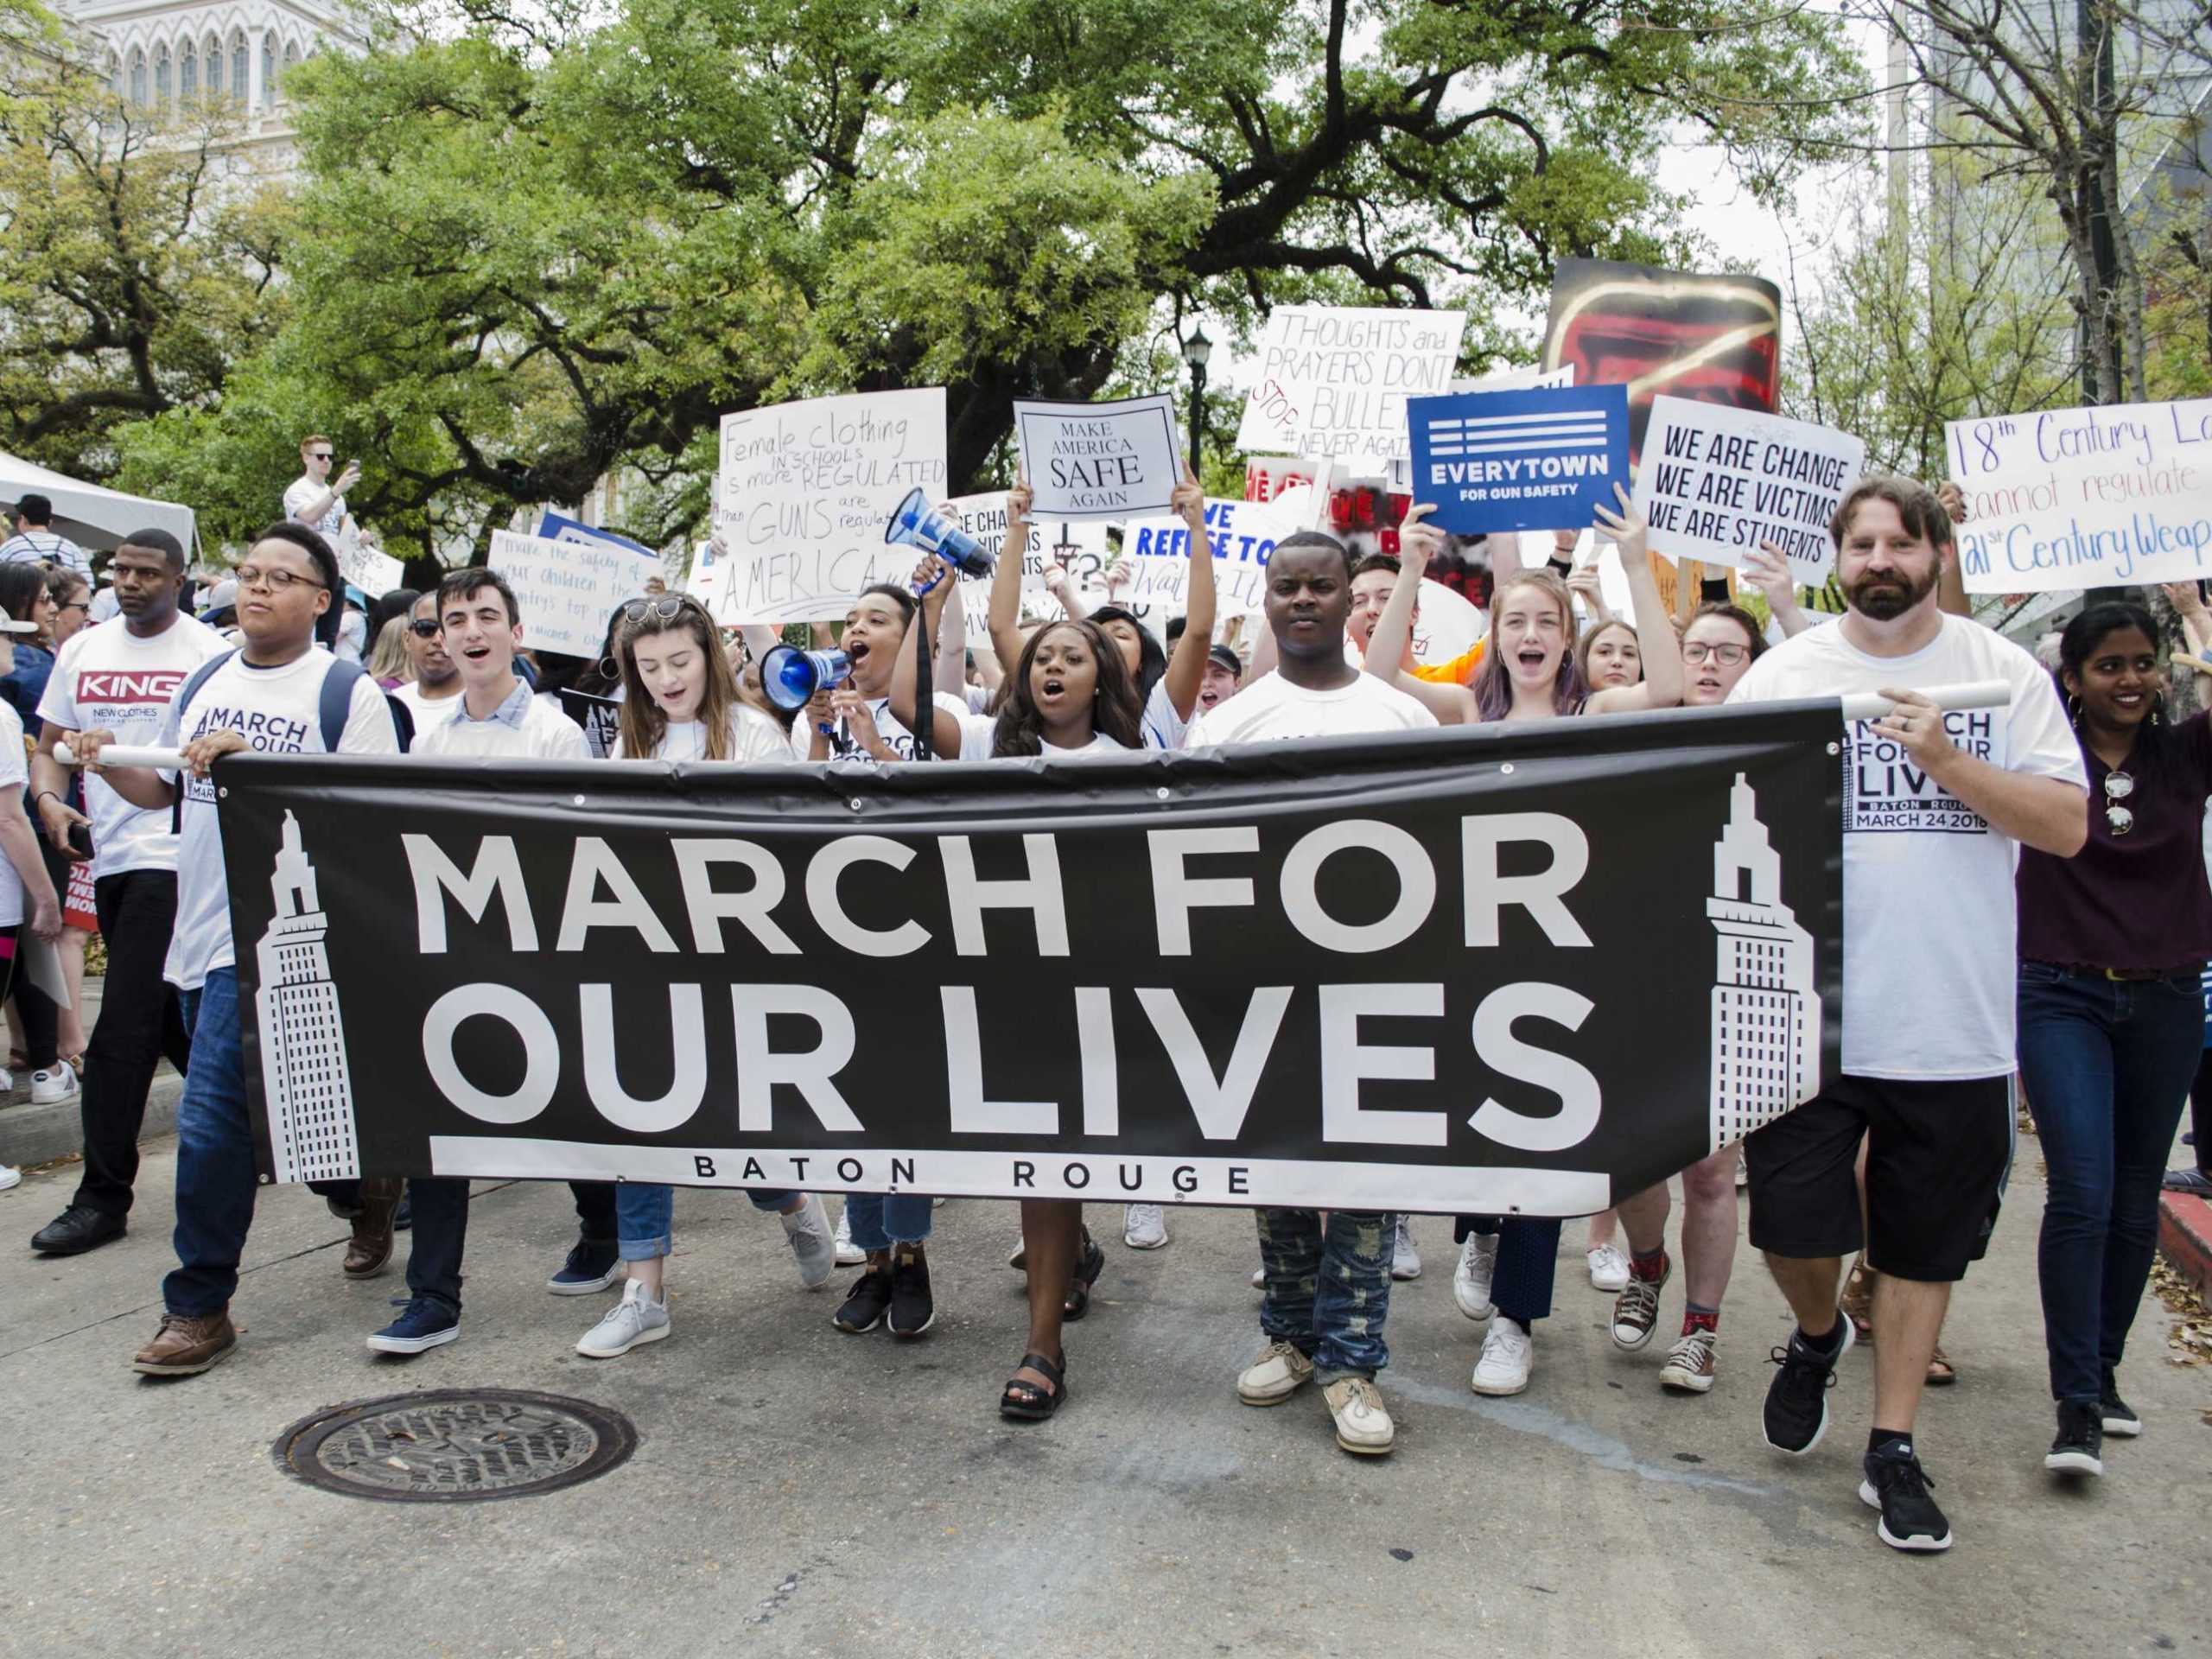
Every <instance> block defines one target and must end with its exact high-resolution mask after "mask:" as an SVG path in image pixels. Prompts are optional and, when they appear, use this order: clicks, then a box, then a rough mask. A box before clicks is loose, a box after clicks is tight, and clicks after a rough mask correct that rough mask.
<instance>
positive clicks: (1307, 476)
mask: <svg viewBox="0 0 2212 1659" xmlns="http://www.w3.org/2000/svg"><path fill="white" fill-rule="evenodd" d="M1334 470H1335V463H1333V462H1332V461H1330V459H1329V458H1328V457H1327V456H1326V455H1262V456H1258V457H1255V458H1254V459H1253V460H1250V461H1246V462H1245V463H1244V499H1246V500H1247V501H1252V502H1256V503H1257V504H1259V505H1262V506H1264V507H1266V508H1267V509H1268V511H1269V512H1272V513H1273V514H1274V516H1275V517H1276V518H1280V519H1281V520H1283V522H1284V523H1286V524H1297V526H1298V527H1299V528H1300V530H1319V528H1320V527H1321V518H1322V515H1323V514H1324V513H1325V512H1327V511H1328V506H1329V481H1330V479H1331V477H1332V474H1333V473H1334Z"/></svg>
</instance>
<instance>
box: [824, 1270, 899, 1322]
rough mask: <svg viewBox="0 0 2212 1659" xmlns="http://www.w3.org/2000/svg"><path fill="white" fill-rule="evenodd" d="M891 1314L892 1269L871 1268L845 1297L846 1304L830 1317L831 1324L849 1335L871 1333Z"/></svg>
mask: <svg viewBox="0 0 2212 1659" xmlns="http://www.w3.org/2000/svg"><path fill="white" fill-rule="evenodd" d="M890 1311H891V1269H890V1268H869V1269H868V1271H867V1272H866V1273H864V1274H861V1276H860V1279H859V1281H858V1282H857V1283H855V1285H854V1286H853V1288H852V1290H851V1292H850V1294H848V1295H847V1296H846V1298H845V1305H844V1306H842V1307H841V1308H839V1309H838V1310H837V1311H836V1313H833V1314H831V1315H830V1316H829V1323H830V1324H832V1325H836V1327H837V1328H838V1329H839V1330H840V1331H842V1332H845V1333H846V1334H847V1335H849V1336H855V1337H857V1336H859V1335H860V1334H861V1332H864V1331H873V1330H874V1329H875V1327H876V1326H877V1325H881V1324H882V1323H883V1316H884V1315H885V1314H886V1313H889V1312H890Z"/></svg>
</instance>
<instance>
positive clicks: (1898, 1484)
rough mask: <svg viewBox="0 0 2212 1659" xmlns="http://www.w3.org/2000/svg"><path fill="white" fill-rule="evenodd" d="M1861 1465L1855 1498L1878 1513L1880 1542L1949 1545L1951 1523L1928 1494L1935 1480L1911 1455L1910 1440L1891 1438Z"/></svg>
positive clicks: (1933, 1547) (1894, 1546) (1899, 1546)
mask: <svg viewBox="0 0 2212 1659" xmlns="http://www.w3.org/2000/svg"><path fill="white" fill-rule="evenodd" d="M1863 1466H1864V1468H1865V1469H1866V1478H1864V1479H1862V1480H1861V1481H1860V1482H1859V1502H1860V1503H1864V1504H1866V1506H1867V1507H1868V1508H1870V1509H1876V1510H1880V1511H1881V1512H1882V1519H1881V1522H1880V1524H1879V1525H1878V1526H1877V1527H1876V1528H1875V1529H1874V1530H1875V1531H1877V1532H1878V1533H1879V1534H1881V1535H1882V1541H1883V1542H1884V1543H1885V1544H1887V1545H1888V1546H1889V1547H1890V1548H1891V1549H1910V1550H1938V1549H1948V1548H1950V1547H1951V1523H1950V1522H1948V1521H1946V1520H1945V1519H1944V1518H1943V1511H1942V1510H1939V1509H1937V1508H1936V1500H1935V1499H1934V1498H1932V1497H1929V1496H1928V1489H1929V1487H1930V1486H1932V1485H1934V1484H1936V1483H1935V1482H1934V1481H1932V1480H1930V1479H1929V1478H1928V1471H1926V1470H1924V1469H1923V1468H1922V1467H1921V1466H1920V1459H1918V1458H1916V1457H1915V1456H1914V1455H1913V1451H1912V1442H1911V1441H1910V1440H1891V1442H1890V1443H1889V1444H1888V1445H1887V1446H1884V1447H1883V1448H1882V1449H1881V1450H1880V1451H1879V1452H1868V1453H1867V1454H1866V1463H1865V1465H1863Z"/></svg>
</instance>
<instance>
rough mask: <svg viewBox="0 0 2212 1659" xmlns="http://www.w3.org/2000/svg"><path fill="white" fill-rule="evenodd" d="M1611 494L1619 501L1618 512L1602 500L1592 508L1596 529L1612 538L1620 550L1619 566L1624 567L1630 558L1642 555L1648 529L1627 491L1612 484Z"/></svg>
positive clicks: (1637, 557)
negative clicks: (1596, 522) (1596, 518)
mask: <svg viewBox="0 0 2212 1659" xmlns="http://www.w3.org/2000/svg"><path fill="white" fill-rule="evenodd" d="M1613 495H1614V498H1615V499H1617V500H1618V501H1619V503H1620V509H1621V510H1620V511H1619V512H1614V511H1613V510H1612V509H1611V508H1610V507H1608V506H1606V505H1605V503H1604V502H1602V501H1601V502H1599V504H1598V505H1597V507H1596V508H1595V509H1594V510H1595V512H1596V513H1597V515H1598V529H1599V531H1600V532H1602V533H1603V534H1605V535H1607V536H1610V537H1612V538H1613V544H1614V545H1615V546H1616V547H1618V549H1619V550H1620V555H1621V566H1622V568H1623V569H1627V568H1628V564H1629V561H1630V560H1631V559H1641V558H1643V543H1644V538H1645V537H1646V536H1647V535H1648V534H1649V527H1648V526H1647V525H1646V524H1644V522H1643V514H1642V513H1640V512H1637V510H1636V503H1635V502H1633V501H1631V500H1630V499H1629V494H1628V492H1627V491H1626V490H1624V489H1623V488H1622V487H1621V486H1620V485H1619V484H1618V483H1615V484H1614V486H1613Z"/></svg>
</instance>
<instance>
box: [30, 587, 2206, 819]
mask: <svg viewBox="0 0 2212 1659" xmlns="http://www.w3.org/2000/svg"><path fill="white" fill-rule="evenodd" d="M2166 597H2167V598H2168V599H2169V600H2171V601H2173V607H2174V609H2176V610H2177V611H2178V612H2180V613H2181V632H2182V638H2183V639H2184V640H2185V641H2187V642H2188V645H2189V654H2190V656H2191V657H2193V658H2196V661H2195V662H2194V663H2192V664H2190V666H2191V667H2192V668H2194V669H2196V700H2197V702H2200V703H2203V702H2212V670H2208V669H2207V668H2206V667H2205V666H2204V664H2207V663H2212V611H2208V610H2207V609H2206V608H2205V605H2204V600H2203V596H2202V594H2199V593H2198V592H2197V591H2196V583H2195V582H2168V583H2167V584H2166ZM47 729H48V731H51V730H53V729H54V724H53V722H52V721H48V722H47ZM32 766H33V770H32V772H31V779H32V781H33V782H36V781H37V779H38V772H37V770H36V766H37V762H36V760H35V759H34V760H33V762H32Z"/></svg>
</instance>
